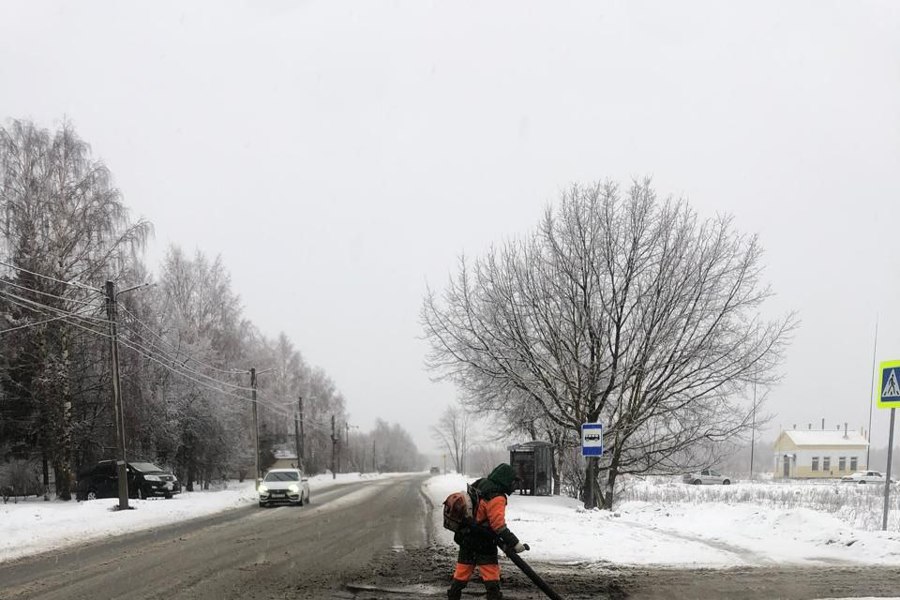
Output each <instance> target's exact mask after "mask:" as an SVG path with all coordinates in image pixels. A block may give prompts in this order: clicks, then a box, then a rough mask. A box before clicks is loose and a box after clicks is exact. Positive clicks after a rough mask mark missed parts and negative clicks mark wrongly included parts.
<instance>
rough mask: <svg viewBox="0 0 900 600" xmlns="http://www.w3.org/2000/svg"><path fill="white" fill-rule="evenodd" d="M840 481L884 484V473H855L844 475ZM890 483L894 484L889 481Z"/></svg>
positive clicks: (892, 481)
mask: <svg viewBox="0 0 900 600" xmlns="http://www.w3.org/2000/svg"><path fill="white" fill-rule="evenodd" d="M841 481H844V482H847V483H884V473H879V472H878V471H857V472H856V473H854V474H852V475H844V476H843V477H841ZM891 483H895V482H894V480H893V479H891Z"/></svg>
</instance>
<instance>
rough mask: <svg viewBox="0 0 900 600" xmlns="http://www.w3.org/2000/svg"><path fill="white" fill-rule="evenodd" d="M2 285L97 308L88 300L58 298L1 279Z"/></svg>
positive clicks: (48, 293)
mask: <svg viewBox="0 0 900 600" xmlns="http://www.w3.org/2000/svg"><path fill="white" fill-rule="evenodd" d="M0 283H2V284H5V285H9V286H12V287H14V288H18V289H20V290H24V291H26V292H32V293H34V294H40V295H41V296H49V297H51V298H56V299H57V300H65V301H66V302H75V303H77V304H85V305H88V306H96V305H95V304H94V303H92V302H88V301H87V300H78V299H76V298H67V297H65V296H57V295H56V294H51V293H50V292H43V291H41V290H34V289H31V288H30V287H27V286H24V285H19V284H17V283H13V282H12V281H7V280H5V279H0Z"/></svg>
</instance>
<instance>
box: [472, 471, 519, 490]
mask: <svg viewBox="0 0 900 600" xmlns="http://www.w3.org/2000/svg"><path fill="white" fill-rule="evenodd" d="M515 480H516V472H515V470H514V469H513V468H512V467H511V466H509V465H508V464H506V463H500V464H499V465H497V466H496V467H494V470H493V471H491V474H490V475H488V476H487V479H480V480H479V481H478V482H477V484H478V489H479V490H481V493H482V494H484V495H485V496H489V495H492V494H496V493H501V494H506V495H509V494H512V493H513V483H514V482H515Z"/></svg>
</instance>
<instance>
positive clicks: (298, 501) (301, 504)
mask: <svg viewBox="0 0 900 600" xmlns="http://www.w3.org/2000/svg"><path fill="white" fill-rule="evenodd" d="M297 506H303V494H300V499H299V500H297Z"/></svg>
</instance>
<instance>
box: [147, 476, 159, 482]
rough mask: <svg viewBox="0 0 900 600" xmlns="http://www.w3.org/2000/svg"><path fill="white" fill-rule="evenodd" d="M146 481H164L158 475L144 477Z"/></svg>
mask: <svg viewBox="0 0 900 600" xmlns="http://www.w3.org/2000/svg"><path fill="white" fill-rule="evenodd" d="M144 481H162V479H160V478H159V477H158V476H157V475H144Z"/></svg>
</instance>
